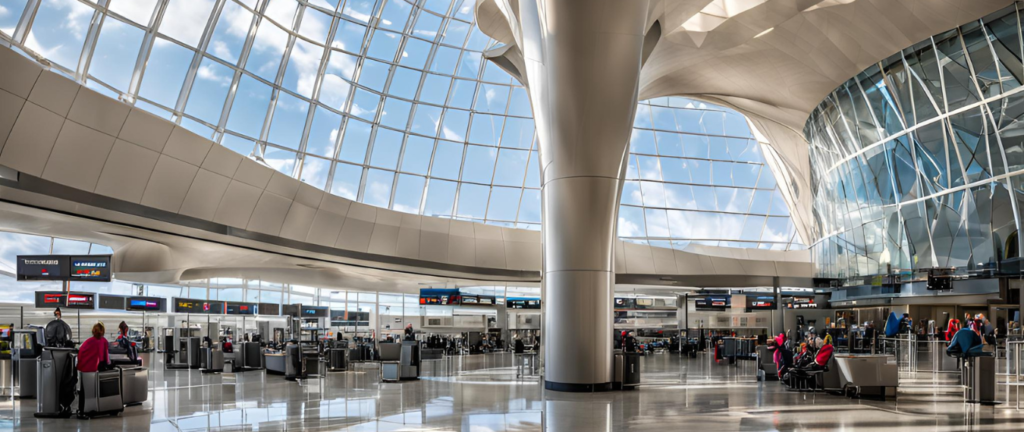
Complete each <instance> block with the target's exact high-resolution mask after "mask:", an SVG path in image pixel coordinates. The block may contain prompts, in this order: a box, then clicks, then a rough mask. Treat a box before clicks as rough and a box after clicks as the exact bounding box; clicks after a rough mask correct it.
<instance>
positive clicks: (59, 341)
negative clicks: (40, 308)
mask: <svg viewBox="0 0 1024 432" xmlns="http://www.w3.org/2000/svg"><path fill="white" fill-rule="evenodd" d="M61 316H62V314H61V312H60V308H57V310H55V311H53V321H50V322H49V323H47V324H46V329H45V330H44V331H43V336H44V337H45V339H46V340H45V341H44V342H45V343H46V346H48V347H57V348H70V347H74V345H75V344H74V342H72V341H71V326H69V325H68V323H66V322H64V320H62V319H61Z"/></svg>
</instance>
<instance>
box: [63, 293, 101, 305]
mask: <svg viewBox="0 0 1024 432" xmlns="http://www.w3.org/2000/svg"><path fill="white" fill-rule="evenodd" d="M65 302H66V306H67V308H68V309H96V294H93V293H68V295H67V299H66V300H65Z"/></svg>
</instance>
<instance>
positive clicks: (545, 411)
mask: <svg viewBox="0 0 1024 432" xmlns="http://www.w3.org/2000/svg"><path fill="white" fill-rule="evenodd" d="M156 360H159V359H156ZM425 369H427V368H425ZM642 371H643V380H642V382H643V386H641V387H640V388H639V389H638V390H635V391H627V392H611V393H596V394H576V393H558V392H547V391H544V389H543V385H542V383H541V382H540V380H539V379H538V378H536V377H525V378H517V377H516V369H515V367H514V366H513V365H512V358H511V355H508V354H489V355H482V356H468V357H458V358H453V359H451V360H446V361H442V362H436V363H433V364H431V365H429V369H428V373H427V374H426V375H427V376H424V377H423V378H422V379H420V380H418V381H411V382H403V383H382V382H380V379H379V376H380V375H379V373H380V372H379V369H378V368H377V366H376V365H374V364H368V363H367V364H356V365H354V367H353V368H352V370H350V371H348V372H338V373H328V374H324V375H323V376H321V377H317V378H313V379H309V380H305V381H302V382H299V383H296V382H290V381H286V380H284V379H283V378H281V377H278V376H266V375H264V374H263V373H262V372H246V373H238V374H215V375H204V374H200V373H199V372H198V371H189V370H181V371H164V370H162V365H161V364H159V363H157V365H156V367H155V368H154V370H152V372H151V383H150V390H151V392H150V398H149V401H147V402H146V403H145V404H143V405H142V406H138V407H129V408H127V409H126V410H125V412H124V413H123V414H122V415H121V416H120V417H115V418H97V419H93V420H90V421H80V420H73V419H72V420H39V419H36V418H34V417H33V416H32V414H33V412H34V410H35V401H33V400H11V399H9V398H6V399H3V400H0V429H14V430H46V431H66V430H67V431H70V430H81V431H103V432H111V431H115V430H119V431H131V432H137V431H146V430H150V431H192V430H223V431H236V430H245V431H249V430H260V431H268V430H269V431H278V430H316V431H320V430H323V431H328V430H331V431H334V430H346V431H374V432H377V431H435V430H437V431H474V432H477V431H479V432H490V431H494V432H499V431H500V432H505V431H508V432H511V431H538V430H546V431H612V430H614V431H620V430H631V431H640V430H652V431H654V430H657V431H661V430H698V431H701V432H704V431H714V430H729V431H737V430H742V431H762V430H795V429H800V430H812V429H826V430H835V429H858V430H859V429H885V430H887V431H891V430H1020V429H1021V427H1022V426H1024V413H1022V412H1021V411H1018V410H1017V409H1016V408H1014V407H1015V405H1016V401H1015V400H1013V401H1010V403H1009V404H1004V405H1002V406H999V407H995V408H993V407H979V406H977V405H971V404H965V403H964V402H963V397H962V389H961V388H960V387H958V386H957V382H956V377H955V376H953V375H949V374H943V375H932V374H919V375H917V376H904V377H902V378H901V383H902V387H901V389H900V392H899V397H898V398H897V400H895V401H887V402H880V401H870V400H854V399H848V398H845V397H841V396H833V395H828V394H822V393H818V394H814V393H810V394H809V393H799V392H790V391H787V390H785V389H784V388H783V387H782V386H781V385H780V384H779V383H777V382H768V383H759V382H757V381H756V380H755V379H754V369H753V363H752V362H740V363H739V364H737V365H719V364H717V363H714V362H712V361H710V359H708V358H707V357H706V356H698V358H696V359H688V358H684V357H679V356H677V355H671V354H663V355H654V356H648V357H645V358H644V359H643V360H642ZM1011 393H1012V392H1011Z"/></svg>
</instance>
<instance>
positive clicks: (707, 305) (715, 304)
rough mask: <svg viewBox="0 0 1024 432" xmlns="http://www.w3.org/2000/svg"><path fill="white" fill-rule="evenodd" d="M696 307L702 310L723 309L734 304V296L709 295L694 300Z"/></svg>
mask: <svg viewBox="0 0 1024 432" xmlns="http://www.w3.org/2000/svg"><path fill="white" fill-rule="evenodd" d="M693 303H694V308H695V309H696V310H699V311H700V310H702V311H722V310H726V309H728V308H729V307H730V306H732V296H728V295H709V296H706V297H698V298H697V299H695V300H694V302H693Z"/></svg>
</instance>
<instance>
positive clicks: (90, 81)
mask: <svg viewBox="0 0 1024 432" xmlns="http://www.w3.org/2000/svg"><path fill="white" fill-rule="evenodd" d="M474 5H475V1H473V0H330V1H329V0H308V1H307V0H272V1H268V0H100V1H98V2H94V1H87V0H18V1H13V2H8V3H5V6H4V7H5V8H6V10H7V11H8V12H6V13H5V14H3V15H0V39H3V40H6V41H10V43H11V44H12V46H14V47H16V48H19V49H22V50H25V51H29V52H31V53H34V54H35V55H36V56H39V57H42V58H46V59H48V60H49V61H50V62H51V63H52V64H53V69H54V70H56V71H59V72H62V73H64V74H66V75H68V76H69V77H71V78H73V79H76V80H78V81H79V82H83V83H84V84H85V85H86V86H88V87H89V88H92V89H94V90H96V91H99V92H101V93H104V94H106V95H109V96H111V97H114V98H119V99H121V100H123V101H125V102H127V103H131V104H134V105H135V106H136V107H139V108H142V109H145V110H147V111H149V112H152V113H153V114H155V115H157V116H159V117H162V118H166V119H169V120H171V121H173V122H175V123H177V124H180V125H181V126H182V127H185V128H188V129H189V130H192V131H193V132H195V133H197V134H199V135H200V136H203V137H206V138H209V139H212V140H213V141H215V142H218V143H220V144H221V145H223V146H226V147H228V148H230V149H232V150H234V151H236V152H238V153H241V154H243V155H246V156H249V157H252V158H254V159H256V160H257V161H261V162H263V163H265V164H266V165H267V166H269V167H271V168H273V169H275V170H278V171H280V172H282V173H284V174H287V175H289V176H293V177H295V178H297V179H299V180H301V181H303V182H305V183H308V184H310V185H313V186H315V187H317V188H320V189H323V190H325V191H328V192H330V193H332V194H335V195H338V196H342V197H345V198H348V199H352V200H357V201H360V202H363V203H366V204H369V205H374V206H378V207H385V208H390V209H393V210H397V211H402V212H408V213H416V214H423V215H429V216H435V217H442V218H456V219H462V220H470V221H477V222H485V223H490V224H496V225H501V226H507V227H518V228H525V229H540V223H541V211H540V207H541V206H540V168H539V166H538V155H537V143H536V138H535V130H534V129H535V128H534V121H533V118H532V113H531V110H530V103H529V98H528V96H527V92H526V90H525V89H524V88H523V87H522V86H521V85H520V84H519V83H518V82H516V81H515V80H513V79H512V78H511V77H510V76H509V75H508V74H506V73H504V72H503V71H501V70H500V69H499V68H497V67H496V66H494V65H493V64H491V63H490V62H487V61H484V60H483V58H482V51H484V50H485V49H488V48H490V47H492V46H493V45H494V44H495V42H494V41H492V40H491V39H490V38H488V37H487V36H486V35H484V34H483V33H482V32H481V31H480V30H479V29H478V28H477V26H476V25H475V23H474V22H473V20H474V14H473V8H474ZM632 141H633V142H632V144H633V145H632V149H633V150H632V154H631V157H630V171H629V175H630V177H629V182H627V189H626V190H625V191H624V194H623V202H622V208H621V216H622V217H621V219H620V225H621V226H620V231H619V232H620V234H621V235H622V236H623V237H624V238H626V239H628V240H629V241H636V242H646V241H648V239H649V240H650V241H651V244H653V245H656V246H662V247H676V248H681V247H685V246H686V245H687V244H689V243H691V242H693V243H700V244H709V245H715V246H730V247H759V248H765V249H783V250H784V249H791V248H797V249H799V248H803V243H802V242H801V240H800V239H799V238H798V237H797V236H796V234H795V230H794V229H793V227H792V223H791V222H790V220H789V217H788V210H787V209H786V205H785V203H784V202H783V201H782V199H781V197H780V196H779V193H778V192H777V190H776V187H775V179H774V177H773V176H772V173H771V172H770V170H768V169H766V167H765V165H764V160H763V156H762V154H761V150H760V145H759V143H757V142H756V141H755V140H754V139H753V137H752V134H751V133H750V129H749V127H748V126H747V124H746V121H745V119H744V118H743V116H742V115H739V114H738V113H736V112H734V111H731V110H728V109H725V108H721V107H716V106H712V105H708V104H703V103H699V102H694V101H692V100H688V99H684V98H661V99H657V100H652V101H649V102H644V103H641V104H640V107H639V110H638V114H637V123H636V130H635V132H634V134H633V140H632Z"/></svg>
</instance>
